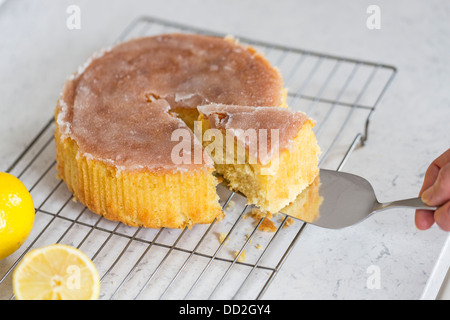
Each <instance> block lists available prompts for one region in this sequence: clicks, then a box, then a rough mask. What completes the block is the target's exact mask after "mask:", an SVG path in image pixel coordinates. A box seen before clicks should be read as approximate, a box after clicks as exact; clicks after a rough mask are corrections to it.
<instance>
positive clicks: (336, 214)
mask: <svg viewBox="0 0 450 320" xmlns="http://www.w3.org/2000/svg"><path fill="white" fill-rule="evenodd" d="M319 194H320V197H322V203H321V205H320V208H319V212H317V214H316V215H312V217H311V214H309V215H306V218H303V219H302V216H301V214H300V215H299V216H296V215H294V214H292V213H291V212H289V213H287V214H288V215H291V216H294V217H295V218H298V219H300V220H302V221H305V222H307V223H311V224H313V225H316V226H319V227H323V228H329V229H341V228H345V227H348V226H352V225H354V224H357V223H359V222H361V221H363V220H365V219H367V218H368V217H370V216H371V215H373V214H374V213H377V212H380V211H383V210H386V209H390V208H398V207H403V208H412V209H426V210H436V208H435V207H429V206H427V205H426V204H425V203H423V202H422V200H421V199H420V198H412V199H405V200H399V201H393V202H388V203H380V202H379V201H378V200H377V198H376V195H375V192H374V189H373V187H372V185H371V184H370V183H369V181H367V180H366V179H364V178H362V177H359V176H357V175H354V174H350V173H345V172H339V171H332V170H325V169H321V170H320V187H319ZM280 212H283V210H281V211H280ZM307 220H309V221H307Z"/></svg>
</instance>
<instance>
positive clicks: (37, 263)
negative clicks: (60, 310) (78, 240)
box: [13, 244, 100, 300]
mask: <svg viewBox="0 0 450 320" xmlns="http://www.w3.org/2000/svg"><path fill="white" fill-rule="evenodd" d="M13 290H14V295H15V297H16V299H17V300H95V299H98V297H99V294H100V278H99V275H98V272H97V269H96V267H95V265H94V263H93V262H92V261H91V259H89V258H88V257H87V256H86V255H85V254H84V253H83V252H82V251H80V250H78V249H76V248H73V247H71V246H67V245H62V244H53V245H49V246H45V247H42V248H38V249H34V250H32V251H30V252H28V253H27V254H26V255H25V256H24V257H23V259H22V261H21V262H20V263H19V265H18V266H17V267H16V268H15V270H14V274H13Z"/></svg>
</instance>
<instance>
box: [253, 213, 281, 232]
mask: <svg viewBox="0 0 450 320" xmlns="http://www.w3.org/2000/svg"><path fill="white" fill-rule="evenodd" d="M250 216H251V217H252V218H253V219H255V220H261V219H262V218H265V219H264V220H263V222H261V224H260V225H259V227H258V230H261V231H264V232H275V231H276V230H277V227H276V226H275V224H274V223H273V221H272V220H270V219H272V214H271V213H270V212H266V211H262V210H260V209H256V208H255V209H252V211H251V212H250Z"/></svg>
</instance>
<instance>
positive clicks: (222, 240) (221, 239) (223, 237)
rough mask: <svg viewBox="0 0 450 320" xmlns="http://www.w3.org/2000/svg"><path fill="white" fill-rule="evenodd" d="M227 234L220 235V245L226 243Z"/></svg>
mask: <svg viewBox="0 0 450 320" xmlns="http://www.w3.org/2000/svg"><path fill="white" fill-rule="evenodd" d="M227 234H228V233H226V232H221V233H219V242H220V244H222V243H223V242H224V240H225V238H226V237H227ZM228 240H230V238H227V241H228Z"/></svg>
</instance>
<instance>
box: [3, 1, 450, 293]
mask: <svg viewBox="0 0 450 320" xmlns="http://www.w3.org/2000/svg"><path fill="white" fill-rule="evenodd" d="M1 2H2V1H0V84H1V85H0V115H1V116H0V137H1V138H0V150H1V152H0V170H6V168H7V167H8V166H9V165H10V164H11V163H12V162H13V161H14V160H15V159H16V158H17V156H18V155H19V154H20V153H21V152H22V151H23V149H24V148H25V147H26V145H27V144H28V143H29V142H30V141H31V139H32V138H33V137H34V136H35V135H36V134H37V133H38V132H39V130H40V129H41V128H42V127H43V126H44V124H45V123H47V121H48V119H49V117H50V116H51V114H52V113H53V110H54V106H55V102H56V100H57V99H58V96H59V93H60V90H61V87H62V83H63V82H64V80H65V78H66V77H67V76H68V75H69V74H71V73H72V72H73V71H74V70H76V68H77V67H78V65H80V64H81V63H82V62H83V61H84V60H85V59H86V58H87V57H88V56H89V55H90V54H91V53H92V52H93V51H96V50H97V49H99V48H101V47H105V46H109V45H110V44H112V43H113V42H114V41H115V40H116V39H117V37H118V35H119V34H120V32H121V31H122V30H123V29H124V28H125V27H126V26H127V25H128V24H129V23H130V22H131V21H132V20H133V19H134V18H135V17H137V16H140V15H145V14H148V15H152V16H155V17H161V18H165V19H169V20H172V21H176V22H181V23H185V24H190V25H194V26H197V27H202V28H207V29H210V30H215V31H218V32H223V33H229V34H237V35H241V36H246V37H248V38H255V39H259V40H264V41H267V42H275V43H279V44H282V45H288V46H293V47H299V48H305V49H310V50H314V51H319V52H325V53H331V54H336V55H343V56H347V57H355V58H360V59H364V60H369V61H379V62H384V63H386V64H391V65H394V66H396V67H397V68H398V74H397V76H396V79H395V80H394V82H393V84H392V86H391V87H390V88H389V90H388V92H387V94H386V95H385V97H384V98H383V99H382V101H381V102H380V104H379V106H378V107H377V110H376V112H375V113H374V115H373V117H372V121H371V126H370V139H369V141H368V144H367V145H366V146H365V147H364V148H361V149H358V150H357V151H355V152H354V154H352V156H351V158H350V160H349V162H348V163H347V164H346V166H345V171H349V172H353V173H356V174H360V175H362V176H364V177H366V178H367V179H368V180H370V181H371V182H372V184H373V186H374V188H375V190H377V194H378V196H379V198H380V200H393V199H396V198H407V197H413V196H416V195H417V193H418V191H419V189H420V186H421V183H422V181H423V174H424V172H425V171H426V168H427V166H428V165H429V163H430V162H431V161H432V160H433V159H434V158H435V157H437V156H438V155H439V154H441V153H442V152H443V151H445V150H446V149H447V148H449V147H450V125H449V120H450V91H449V90H448V85H449V83H450V56H449V54H448V52H450V24H449V23H448V21H450V4H449V3H448V1H446V0H441V1H436V0H430V1H420V0H417V1H411V0H408V1H406V0H404V1H387V0H386V1H376V4H377V5H378V6H379V7H380V9H381V29H379V30H369V29H368V28H367V27H366V19H367V18H368V14H367V13H366V9H367V7H368V6H369V5H371V4H373V3H372V2H373V1H349V0H342V1H331V0H330V1H294V0H292V1H287V0H280V1H270V0H259V1H250V0H231V1H206V0H203V1H202V0H182V1H181V0H164V1H138V0H127V1H118V0H101V1H99V0H96V1H92V0H90V1H87V0H86V1H80V0H69V1H67V0H63V1H56V0H41V1H34V0H7V1H6V2H4V3H3V4H1ZM72 4H75V5H78V6H79V7H80V9H81V29H80V30H69V29H68V28H67V27H66V19H67V17H68V15H67V13H66V9H67V7H68V6H69V5H72ZM413 217H414V215H413V212H412V211H411V210H391V211H389V212H385V213H381V214H379V215H377V216H375V217H373V218H371V219H370V220H367V221H366V222H364V223H362V224H360V225H358V226H354V227H351V228H348V229H345V230H341V231H329V230H323V229H319V228H316V227H312V226H308V227H307V229H306V230H305V231H304V233H303V234H302V238H303V239H302V241H301V243H299V244H298V245H297V246H296V247H295V248H294V250H293V252H292V253H291V255H290V256H289V258H288V260H287V261H286V263H285V264H284V266H283V268H282V269H281V271H280V272H279V274H278V275H277V277H276V279H275V281H274V283H273V284H272V285H271V286H270V288H269V290H268V291H267V293H266V295H265V297H266V298H275V299H315V298H318V299H420V298H425V299H434V298H439V299H450V293H449V292H450V290H449V288H448V280H447V281H444V277H445V275H446V272H447V270H448V267H449V264H450V244H449V240H448V239H449V237H448V233H445V232H443V231H442V230H440V229H439V228H438V227H437V226H434V227H432V229H431V230H428V231H425V232H422V231H418V230H417V229H416V228H415V226H414V218H413ZM324 257H325V258H324ZM299 265H301V266H302V268H299V267H298V266H299ZM370 266H376V267H377V268H378V270H379V271H380V279H381V286H380V288H379V289H369V288H368V287H367V285H366V283H367V279H368V277H369V275H370V274H369V273H368V270H370V268H369V267H370ZM368 268H369V269H368ZM299 269H300V270H299ZM443 281H444V286H443V287H442V288H441V284H442V283H443Z"/></svg>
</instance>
